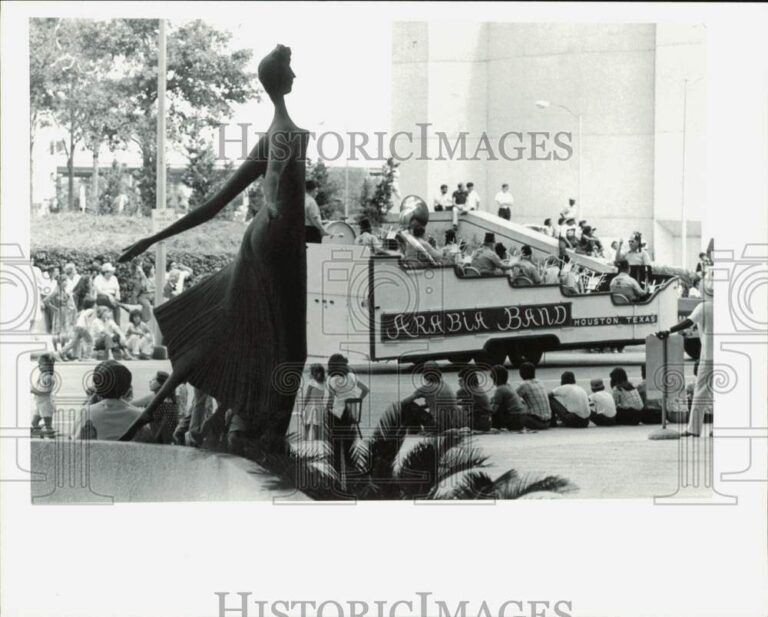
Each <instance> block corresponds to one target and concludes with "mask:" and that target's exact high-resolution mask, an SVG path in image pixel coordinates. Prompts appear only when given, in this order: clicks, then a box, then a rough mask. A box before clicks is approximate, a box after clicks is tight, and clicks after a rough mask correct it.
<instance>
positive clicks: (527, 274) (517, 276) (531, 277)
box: [512, 244, 541, 285]
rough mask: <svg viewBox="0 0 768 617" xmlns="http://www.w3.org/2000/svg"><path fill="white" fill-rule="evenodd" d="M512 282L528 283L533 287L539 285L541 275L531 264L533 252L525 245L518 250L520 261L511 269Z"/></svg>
mask: <svg viewBox="0 0 768 617" xmlns="http://www.w3.org/2000/svg"><path fill="white" fill-rule="evenodd" d="M513 273H514V274H513V276H512V282H513V283H515V282H516V281H525V282H526V283H527V282H528V281H530V282H531V283H533V284H534V285H540V284H541V274H539V268H538V267H537V266H536V264H534V263H533V250H532V249H531V247H530V246H528V245H527V244H524V245H523V246H522V248H521V249H520V259H519V260H518V261H517V263H516V264H515V265H514V267H513Z"/></svg>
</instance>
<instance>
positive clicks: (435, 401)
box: [400, 361, 456, 432]
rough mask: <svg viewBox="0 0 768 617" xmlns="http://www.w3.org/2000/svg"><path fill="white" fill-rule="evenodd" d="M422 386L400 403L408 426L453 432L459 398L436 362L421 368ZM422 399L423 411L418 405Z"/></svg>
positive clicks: (428, 363) (404, 420) (426, 363)
mask: <svg viewBox="0 0 768 617" xmlns="http://www.w3.org/2000/svg"><path fill="white" fill-rule="evenodd" d="M420 372H421V379H422V384H421V385H420V386H419V387H418V388H416V389H415V390H414V391H413V393H411V394H409V395H408V396H406V397H405V398H404V399H403V400H402V401H400V409H401V410H402V413H403V423H404V424H405V425H406V426H421V427H423V428H428V427H432V426H434V427H436V429H437V431H438V432H442V431H444V430H446V429H448V428H453V426H452V420H453V417H454V415H455V414H456V394H455V393H454V392H453V389H452V388H451V386H450V385H448V384H447V383H446V381H445V379H443V372H442V371H441V370H440V367H439V366H438V364H437V362H431V361H430V362H425V363H424V364H423V365H422V367H421V370H420ZM420 399H423V400H424V403H425V404H424V407H420V406H419V405H418V404H416V401H418V400H420Z"/></svg>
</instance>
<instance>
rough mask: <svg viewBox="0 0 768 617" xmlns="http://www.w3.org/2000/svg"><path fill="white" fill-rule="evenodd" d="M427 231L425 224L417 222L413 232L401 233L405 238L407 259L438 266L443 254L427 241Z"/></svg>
mask: <svg viewBox="0 0 768 617" xmlns="http://www.w3.org/2000/svg"><path fill="white" fill-rule="evenodd" d="M425 233H426V228H425V227H424V226H423V225H420V224H416V225H415V226H414V227H413V232H412V233H411V234H407V233H406V232H403V233H402V234H401V235H402V236H403V237H404V238H405V250H404V253H405V260H406V261H409V262H416V263H420V264H430V265H433V266H436V265H438V264H439V263H440V262H441V259H442V254H441V253H440V251H438V250H437V249H436V248H435V247H433V246H432V245H431V244H430V243H429V242H427V239H426V238H425V237H424V235H425Z"/></svg>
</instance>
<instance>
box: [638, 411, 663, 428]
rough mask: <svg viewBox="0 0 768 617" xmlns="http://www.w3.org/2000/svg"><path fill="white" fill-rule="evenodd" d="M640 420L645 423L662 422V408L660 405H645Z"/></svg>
mask: <svg viewBox="0 0 768 617" xmlns="http://www.w3.org/2000/svg"><path fill="white" fill-rule="evenodd" d="M640 421H641V422H642V423H643V424H661V409H659V408H658V407H644V408H643V410H642V411H641V412H640Z"/></svg>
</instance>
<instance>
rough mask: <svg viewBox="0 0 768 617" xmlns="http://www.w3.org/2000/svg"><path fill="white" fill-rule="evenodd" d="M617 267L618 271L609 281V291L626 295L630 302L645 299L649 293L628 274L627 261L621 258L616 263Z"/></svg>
mask: <svg viewBox="0 0 768 617" xmlns="http://www.w3.org/2000/svg"><path fill="white" fill-rule="evenodd" d="M618 268H619V273H618V274H617V275H616V276H615V277H613V280H612V281H611V285H610V289H611V293H612V294H618V295H622V296H626V298H627V299H628V300H629V301H630V302H637V301H638V300H645V299H646V298H647V297H648V296H649V294H648V293H646V292H645V291H644V290H643V288H642V287H640V283H638V282H637V281H636V280H635V279H633V278H632V277H631V276H629V263H628V262H627V261H626V260H622V261H620V262H619V263H618Z"/></svg>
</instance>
